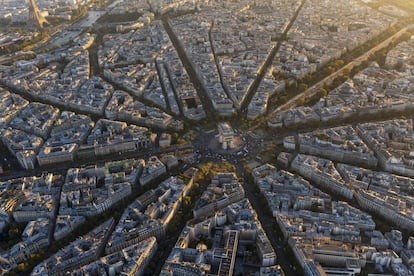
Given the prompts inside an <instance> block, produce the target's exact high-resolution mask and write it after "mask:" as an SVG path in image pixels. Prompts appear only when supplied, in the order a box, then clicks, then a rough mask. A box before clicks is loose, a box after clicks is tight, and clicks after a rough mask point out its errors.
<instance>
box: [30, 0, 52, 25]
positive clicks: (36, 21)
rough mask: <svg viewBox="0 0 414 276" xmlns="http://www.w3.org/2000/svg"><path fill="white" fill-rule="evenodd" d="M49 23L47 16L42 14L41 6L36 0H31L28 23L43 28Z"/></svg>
mask: <svg viewBox="0 0 414 276" xmlns="http://www.w3.org/2000/svg"><path fill="white" fill-rule="evenodd" d="M45 23H48V22H47V20H46V18H44V16H43V15H41V13H40V10H39V8H38V7H37V5H36V3H35V1H34V0H29V18H28V20H27V25H29V26H36V27H37V28H38V29H43V24H45Z"/></svg>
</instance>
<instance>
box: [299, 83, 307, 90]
mask: <svg viewBox="0 0 414 276" xmlns="http://www.w3.org/2000/svg"><path fill="white" fill-rule="evenodd" d="M306 89H308V85H307V84H305V83H300V84H299V91H300V92H303V91H305V90H306Z"/></svg>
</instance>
